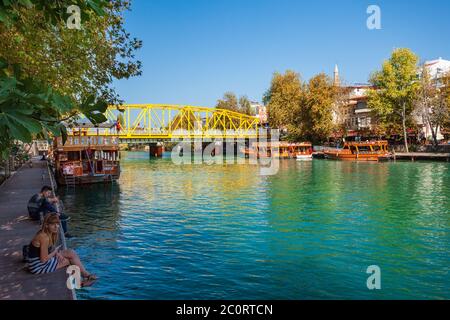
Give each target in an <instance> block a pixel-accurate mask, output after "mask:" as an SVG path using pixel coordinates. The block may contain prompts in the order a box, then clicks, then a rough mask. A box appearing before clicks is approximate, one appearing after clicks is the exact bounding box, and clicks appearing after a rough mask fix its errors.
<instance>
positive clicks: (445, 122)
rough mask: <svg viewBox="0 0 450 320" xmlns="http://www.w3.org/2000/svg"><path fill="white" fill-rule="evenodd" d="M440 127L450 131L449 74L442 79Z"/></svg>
mask: <svg viewBox="0 0 450 320" xmlns="http://www.w3.org/2000/svg"><path fill="white" fill-rule="evenodd" d="M441 81H442V85H443V87H442V91H441V94H442V98H443V100H442V110H443V112H442V113H441V114H442V118H443V119H442V127H443V128H445V129H446V130H447V132H448V130H450V72H448V73H447V74H446V75H445V76H444V77H443V78H442V80H441Z"/></svg>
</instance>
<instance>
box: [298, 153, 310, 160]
mask: <svg viewBox="0 0 450 320" xmlns="http://www.w3.org/2000/svg"><path fill="white" fill-rule="evenodd" d="M312 159H313V157H312V154H301V155H297V160H298V161H310V160H312Z"/></svg>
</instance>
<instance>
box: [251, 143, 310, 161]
mask: <svg viewBox="0 0 450 320" xmlns="http://www.w3.org/2000/svg"><path fill="white" fill-rule="evenodd" d="M244 153H245V154H246V155H248V156H256V157H257V158H258V159H259V158H270V157H273V158H279V159H298V160H311V159H312V154H313V148H312V144H311V143H309V142H303V143H287V142H254V143H253V144H252V146H251V148H248V149H246V150H245V151H244Z"/></svg>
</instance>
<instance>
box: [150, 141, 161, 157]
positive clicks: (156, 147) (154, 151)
mask: <svg viewBox="0 0 450 320" xmlns="http://www.w3.org/2000/svg"><path fill="white" fill-rule="evenodd" d="M149 147H150V148H149V150H150V151H149V154H150V158H162V156H163V152H164V146H163V145H162V144H160V143H157V142H152V143H150V144H149Z"/></svg>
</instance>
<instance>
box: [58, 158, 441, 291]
mask: <svg viewBox="0 0 450 320" xmlns="http://www.w3.org/2000/svg"><path fill="white" fill-rule="evenodd" d="M61 191H62V193H63V195H62V199H63V201H64V203H65V206H66V211H67V212H68V214H69V215H70V216H71V217H72V220H71V223H70V228H71V233H73V234H75V235H76V238H74V239H72V240H70V241H69V245H70V246H71V247H72V248H74V249H75V250H76V251H77V252H78V253H79V254H80V256H81V258H82V260H83V261H85V263H86V265H87V267H88V269H90V270H91V271H93V272H94V273H96V274H97V275H98V276H99V277H100V278H101V279H100V280H99V281H98V282H97V283H96V284H95V285H94V286H93V287H91V288H86V289H82V290H79V291H78V293H77V294H78V298H79V299H450V276H449V271H450V254H449V253H450V164H448V163H433V162H423V163H420V162H416V163H412V162H397V163H393V162H391V163H354V162H334V161H327V160H314V161H312V162H297V161H294V160H285V161H281V163H280V170H279V172H278V174H277V175H274V176H261V175H259V168H258V167H257V166H255V165H250V164H245V165H238V164H229V165H207V164H202V165H182V166H178V165H175V164H173V163H172V161H171V160H170V158H165V159H158V160H149V159H148V154H147V153H145V152H143V153H139V152H136V153H124V154H123V160H122V176H121V178H120V181H119V183H118V184H117V185H114V186H107V185H96V186H86V187H78V188H76V189H75V190H66V191H65V190H64V188H61ZM370 265H377V266H379V267H380V269H381V286H382V287H381V290H368V288H367V285H366V281H367V278H368V277H369V275H368V274H367V273H366V270H367V267H368V266H370Z"/></svg>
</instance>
